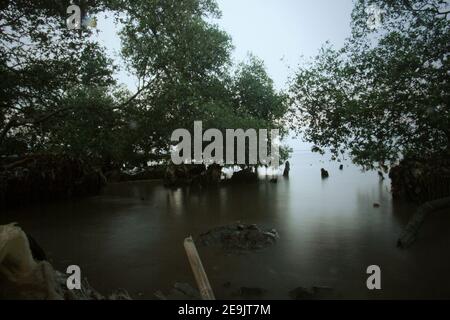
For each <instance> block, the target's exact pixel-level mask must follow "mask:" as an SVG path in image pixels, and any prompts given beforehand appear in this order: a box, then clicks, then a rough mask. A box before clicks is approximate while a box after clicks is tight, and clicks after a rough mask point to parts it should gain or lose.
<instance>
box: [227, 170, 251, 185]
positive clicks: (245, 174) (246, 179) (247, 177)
mask: <svg viewBox="0 0 450 320" xmlns="http://www.w3.org/2000/svg"><path fill="white" fill-rule="evenodd" d="M230 181H231V182H236V183H253V182H257V181H258V174H257V173H256V172H255V171H253V170H252V169H251V168H245V169H242V170H240V171H237V172H234V173H233V175H232V176H231V179H230Z"/></svg>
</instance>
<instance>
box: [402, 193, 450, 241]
mask: <svg viewBox="0 0 450 320" xmlns="http://www.w3.org/2000/svg"><path fill="white" fill-rule="evenodd" d="M448 207H450V197H446V198H441V199H437V200H434V201H429V202H426V203H424V204H423V205H421V206H420V207H419V208H418V209H417V211H416V213H415V214H414V215H413V217H412V218H411V220H410V221H409V222H408V224H407V225H406V227H405V229H404V230H403V233H402V234H401V235H400V238H399V239H398V240H397V247H400V248H408V247H409V246H411V245H412V243H413V242H414V241H415V240H416V238H417V234H418V232H419V229H420V227H421V226H422V223H423V221H424V220H425V216H426V215H428V214H430V213H432V212H435V211H438V210H441V209H444V208H448Z"/></svg>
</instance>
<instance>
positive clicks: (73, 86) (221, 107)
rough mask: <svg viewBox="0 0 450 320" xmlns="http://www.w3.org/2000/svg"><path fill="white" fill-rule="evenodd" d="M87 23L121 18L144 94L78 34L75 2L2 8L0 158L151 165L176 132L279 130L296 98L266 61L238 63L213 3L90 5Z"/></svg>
mask: <svg viewBox="0 0 450 320" xmlns="http://www.w3.org/2000/svg"><path fill="white" fill-rule="evenodd" d="M77 4H78V5H80V7H81V9H82V12H83V15H85V16H86V15H90V16H92V15H95V14H97V13H101V12H108V13H109V14H114V16H115V19H116V22H117V23H118V25H119V26H120V32H119V36H120V39H121V42H122V48H121V49H122V52H121V53H122V58H123V60H124V63H125V67H126V68H127V69H128V71H129V72H130V73H131V74H132V75H133V76H134V77H135V78H136V79H137V82H138V86H137V89H136V91H134V92H133V91H131V89H130V88H126V87H124V86H123V85H121V84H120V83H117V81H116V80H115V72H116V71H117V68H118V66H117V65H116V63H115V61H113V60H112V59H111V58H110V57H109V56H108V55H107V53H106V50H105V48H103V47H102V46H101V45H100V44H99V43H98V42H97V41H96V40H95V37H92V36H91V35H92V32H94V31H93V30H91V29H88V28H83V29H82V30H68V28H67V26H66V24H65V20H66V16H67V14H66V5H65V4H62V3H61V1H56V0H55V1H52V0H41V1H31V0H10V1H6V2H2V8H1V13H0V29H1V33H0V42H1V51H0V69H1V76H0V77H1V79H0V83H1V87H0V151H1V154H3V155H12V154H16V155H17V154H19V155H20V154H26V153H32V152H40V151H45V152H58V153H68V154H73V155H76V156H79V157H85V158H89V159H92V160H95V161H97V162H98V163H101V164H104V165H107V166H116V167H117V166H123V165H129V166H136V165H145V164H146V163H147V162H148V161H150V160H160V159H163V158H164V157H166V156H167V153H168V150H169V149H170V144H171V142H170V135H171V133H172V131H173V130H175V129H177V128H192V127H193V122H194V121H196V120H202V121H203V122H204V127H205V129H207V127H214V128H219V129H225V128H243V129H246V128H255V129H257V128H266V129H271V128H279V129H281V130H282V133H283V134H284V133H285V130H284V123H283V121H282V119H283V116H284V114H285V112H286V110H287V103H286V102H287V100H286V95H285V94H283V93H281V92H279V91H277V90H275V88H274V86H273V82H272V80H271V79H270V77H269V76H268V74H267V72H266V70H265V67H264V64H263V62H262V61H260V60H258V59H257V58H255V57H251V58H250V59H249V61H248V62H243V63H242V64H240V65H239V66H236V65H234V64H233V63H232V62H231V58H230V57H231V52H232V50H233V46H232V42H231V38H230V36H229V35H228V34H227V33H226V32H224V31H223V30H221V29H220V28H219V27H218V26H217V25H216V24H215V23H214V22H213V18H219V17H220V11H219V9H218V6H217V4H216V2H215V1H214V0H186V1H177V0H165V1H161V0H133V1H131V0H104V1H101V0H95V1H94V0H92V1H89V0H84V1H79V2H78V3H77Z"/></svg>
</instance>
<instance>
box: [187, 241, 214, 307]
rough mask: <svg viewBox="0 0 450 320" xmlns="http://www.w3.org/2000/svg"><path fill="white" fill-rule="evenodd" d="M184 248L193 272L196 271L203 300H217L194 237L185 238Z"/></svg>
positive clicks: (196, 278) (195, 274)
mask: <svg viewBox="0 0 450 320" xmlns="http://www.w3.org/2000/svg"><path fill="white" fill-rule="evenodd" d="M184 249H185V250H186V254H187V256H188V259H189V263H190V264H191V268H192V272H193V273H194V276H195V280H196V281H197V286H198V289H199V290H200V294H201V296H202V299H203V300H215V297H214V293H213V291H212V288H211V285H210V283H209V280H208V276H207V275H206V272H205V269H204V268H203V264H202V261H201V260H200V256H199V255H198V251H197V248H196V247H195V243H194V240H193V239H192V237H188V238H186V239H184Z"/></svg>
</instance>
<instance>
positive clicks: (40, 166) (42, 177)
mask: <svg viewBox="0 0 450 320" xmlns="http://www.w3.org/2000/svg"><path fill="white" fill-rule="evenodd" d="M105 183H106V179H105V177H104V176H103V174H102V172H101V171H100V170H99V169H96V168H95V167H93V166H92V165H90V164H89V163H88V162H86V161H83V160H80V159H75V158H73V157H70V156H65V155H52V154H34V155H28V156H25V157H21V158H16V159H10V160H8V161H6V160H5V159H3V161H2V163H1V166H0V207H1V206H16V205H23V204H28V203H35V202H44V201H50V200H60V199H69V198H72V197H79V196H88V195H95V194H97V193H98V192H99V191H100V189H101V188H102V187H103V186H104V185H105Z"/></svg>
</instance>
